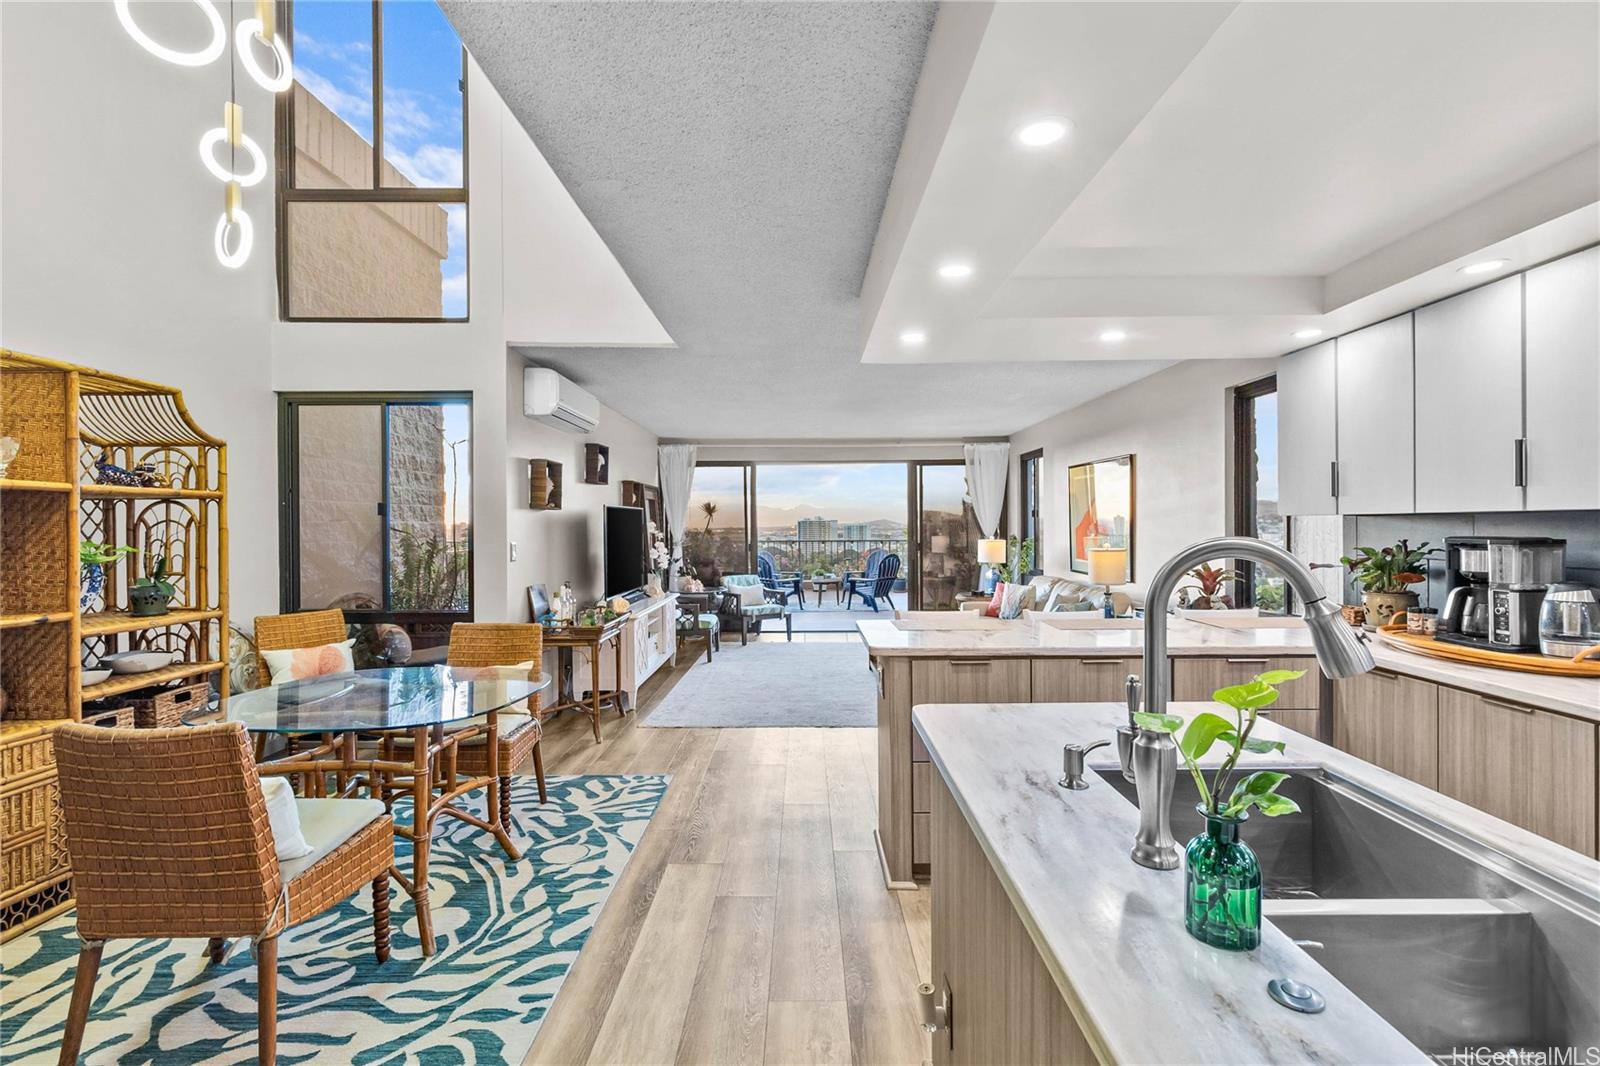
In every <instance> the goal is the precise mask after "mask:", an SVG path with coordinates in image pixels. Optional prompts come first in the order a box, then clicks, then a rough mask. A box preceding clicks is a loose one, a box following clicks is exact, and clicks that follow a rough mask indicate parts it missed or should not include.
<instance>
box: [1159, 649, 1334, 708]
mask: <svg viewBox="0 0 1600 1066" xmlns="http://www.w3.org/2000/svg"><path fill="white" fill-rule="evenodd" d="M1270 670H1304V671H1305V676H1304V677H1300V678H1296V679H1295V680H1293V681H1287V682H1285V683H1284V684H1281V685H1279V686H1278V702H1277V703H1275V704H1273V707H1286V708H1298V709H1307V708H1310V709H1314V708H1316V707H1317V706H1318V705H1320V704H1321V702H1322V701H1321V685H1322V672H1321V671H1320V670H1318V669H1317V660H1316V659H1314V658H1311V657H1309V656H1296V657H1294V658H1277V659H1272V658H1267V657H1265V656H1243V655H1240V656H1233V657H1225V656H1217V655H1212V656H1204V657H1195V658H1188V659H1174V660H1172V698H1173V699H1175V700H1209V699H1210V698H1211V694H1212V693H1213V692H1215V691H1216V690H1217V689H1219V688H1226V687H1228V686H1230V685H1243V684H1245V683H1246V682H1247V681H1249V680H1251V679H1252V678H1254V677H1255V676H1256V675H1257V674H1264V673H1267V672H1268V671H1270Z"/></svg>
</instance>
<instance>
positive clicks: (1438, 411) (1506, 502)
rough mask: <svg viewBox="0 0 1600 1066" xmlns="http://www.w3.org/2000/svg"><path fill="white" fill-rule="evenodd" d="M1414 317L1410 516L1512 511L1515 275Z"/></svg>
mask: <svg viewBox="0 0 1600 1066" xmlns="http://www.w3.org/2000/svg"><path fill="white" fill-rule="evenodd" d="M1415 318H1416V323H1417V331H1416V334H1417V336H1416V380H1417V381H1418V382H1421V383H1423V384H1424V385H1425V387H1426V389H1427V391H1426V393H1425V395H1424V398H1423V401H1422V402H1420V403H1418V404H1417V417H1416V439H1417V441H1418V442H1419V443H1420V444H1421V445H1422V447H1421V448H1419V449H1418V450H1417V453H1416V471H1417V473H1416V483H1417V498H1416V499H1417V503H1416V510H1417V511H1418V512H1421V513H1426V512H1455V511H1515V510H1520V509H1521V508H1522V486H1521V483H1520V481H1519V476H1518V469H1517V467H1518V462H1517V452H1518V449H1519V447H1520V445H1519V443H1518V441H1519V440H1520V439H1521V437H1522V278H1521V276H1520V275H1519V276H1517V277H1510V278H1506V279H1504V280H1503V281H1496V282H1494V283H1493V284H1490V285H1485V286H1483V288H1481V289H1473V290H1472V291H1471V292H1464V293H1462V294H1461V295H1460V296H1452V297H1451V298H1450V299H1448V300H1441V301H1439V302H1438V303H1436V304H1430V305H1429V306H1427V307H1423V308H1420V309H1418V310H1417V312H1416V313H1415ZM1530 413H1531V412H1530ZM1590 417H1593V415H1592V412H1591V415H1590ZM1401 428H1404V427H1397V429H1401ZM1341 441H1342V438H1341ZM1390 510H1409V508H1405V509H1402V508H1390Z"/></svg>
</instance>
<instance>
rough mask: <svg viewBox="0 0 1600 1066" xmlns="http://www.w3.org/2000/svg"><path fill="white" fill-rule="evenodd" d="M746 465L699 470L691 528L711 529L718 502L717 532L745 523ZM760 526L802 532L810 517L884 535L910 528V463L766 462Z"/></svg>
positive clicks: (760, 472) (760, 474)
mask: <svg viewBox="0 0 1600 1066" xmlns="http://www.w3.org/2000/svg"><path fill="white" fill-rule="evenodd" d="M744 477H745V471H744V468H743V467H718V466H702V467H699V468H698V469H696V470H695V476H694V487H693V490H692V492H691V503H690V507H689V511H690V518H689V523H688V524H689V527H690V528H691V529H705V528H707V521H706V514H705V511H704V509H703V505H704V504H705V503H707V502H710V503H714V504H715V505H716V507H717V513H716V516H715V517H714V518H712V519H711V521H710V528H711V529H738V528H742V527H743V525H744V508H745V503H744V500H745V494H744V493H745V489H744ZM756 488H757V493H756V506H757V514H756V526H757V529H758V531H760V532H770V531H788V530H795V531H796V532H798V528H799V523H800V522H801V521H803V520H805V519H811V518H822V519H825V520H829V519H831V520H833V521H834V522H836V523H838V524H840V525H845V524H852V523H854V524H868V525H875V526H877V527H878V532H883V531H885V529H886V527H887V528H892V529H894V530H898V531H904V529H905V528H906V507H907V505H906V464H905V463H816V464H812V463H806V464H799V463H795V464H789V463H770V464H769V463H763V464H760V465H759V466H758V467H757V468H756Z"/></svg>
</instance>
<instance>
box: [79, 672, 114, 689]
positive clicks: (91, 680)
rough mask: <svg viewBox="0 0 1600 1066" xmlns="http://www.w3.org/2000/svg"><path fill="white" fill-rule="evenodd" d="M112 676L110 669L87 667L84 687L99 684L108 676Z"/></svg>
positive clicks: (84, 675)
mask: <svg viewBox="0 0 1600 1066" xmlns="http://www.w3.org/2000/svg"><path fill="white" fill-rule="evenodd" d="M110 676H111V671H110V669H103V670H89V669H85V670H84V671H83V687H84V688H88V687H89V686H90V685H98V684H99V683H100V682H102V681H104V680H105V679H106V678H108V677H110Z"/></svg>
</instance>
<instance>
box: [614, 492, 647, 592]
mask: <svg viewBox="0 0 1600 1066" xmlns="http://www.w3.org/2000/svg"><path fill="white" fill-rule="evenodd" d="M604 522H605V528H604V538H605V564H606V573H605V579H606V580H605V587H606V599H608V600H609V599H611V597H613V596H627V597H628V598H629V599H637V598H638V597H639V596H640V595H641V594H642V593H641V591H640V590H642V589H643V588H644V583H645V580H646V579H647V578H648V577H649V575H648V574H647V573H646V572H645V562H644V561H645V543H644V508H642V507H607V508H606V511H605V519H604Z"/></svg>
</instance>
